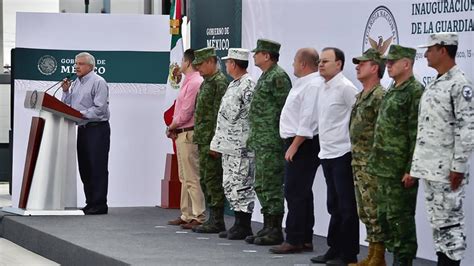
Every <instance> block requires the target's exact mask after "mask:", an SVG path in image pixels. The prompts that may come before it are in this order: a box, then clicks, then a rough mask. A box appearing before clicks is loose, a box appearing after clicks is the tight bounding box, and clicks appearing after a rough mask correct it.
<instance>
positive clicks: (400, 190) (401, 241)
mask: <svg viewBox="0 0 474 266" xmlns="http://www.w3.org/2000/svg"><path fill="white" fill-rule="evenodd" d="M415 54H416V50H415V49H411V48H404V47H401V46H399V45H392V46H391V47H390V51H389V54H388V56H387V59H389V60H397V59H401V58H403V57H408V58H411V59H413V58H414V56H415ZM395 55H396V57H395ZM422 92H423V85H421V83H419V82H418V81H417V80H415V78H414V77H413V76H412V77H410V78H409V79H408V80H406V81H405V82H403V83H402V84H398V85H392V86H391V87H390V88H389V89H388V91H387V92H386V93H385V96H384V99H383V100H382V104H381V106H380V109H379V115H378V117H377V121H376V123H375V132H374V145H373V148H372V152H371V154H370V157H369V162H368V165H367V172H368V173H369V174H372V175H375V176H377V179H378V187H377V190H378V191H377V201H378V206H377V214H378V219H379V223H380V225H381V227H382V231H383V234H384V235H385V241H384V242H385V245H386V247H387V249H388V250H389V251H390V252H393V253H394V256H395V258H396V259H397V260H400V261H407V262H411V260H413V259H414V258H415V255H416V251H417V248H418V245H417V241H416V226H415V209H416V195H417V192H418V183H417V182H416V183H415V185H413V186H412V187H410V188H405V187H404V186H403V183H402V182H401V179H402V177H403V176H404V174H405V173H409V172H410V168H411V159H412V154H413V149H414V147H415V138H416V127H417V119H418V104H419V101H420V97H421V94H422Z"/></svg>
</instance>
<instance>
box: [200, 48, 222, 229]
mask: <svg viewBox="0 0 474 266" xmlns="http://www.w3.org/2000/svg"><path fill="white" fill-rule="evenodd" d="M215 55H216V54H215V50H214V48H204V49H200V50H197V51H195V60H194V61H193V65H199V64H202V62H204V60H205V59H207V58H209V57H211V56H215ZM228 85H229V82H228V81H227V78H226V77H225V75H224V74H223V73H222V72H220V71H217V72H216V73H214V74H212V75H210V76H207V77H204V81H203V83H202V84H201V87H200V89H199V93H198V95H197V98H196V109H195V113H194V142H195V143H196V144H198V150H199V173H200V182H201V188H202V190H203V192H204V196H205V199H206V203H207V205H208V206H209V208H210V211H211V213H210V216H209V220H208V221H207V222H206V223H207V224H209V223H211V224H213V225H214V222H215V220H219V227H220V228H219V230H217V229H216V230H209V231H208V230H204V231H205V232H206V233H207V232H209V233H211V232H216V231H222V225H223V220H222V221H221V217H223V211H224V201H225V196H224V189H223V187H222V164H221V159H220V158H217V159H215V158H213V157H211V156H210V155H209V145H210V143H211V140H212V137H213V136H214V132H215V129H216V121H217V113H218V111H219V106H220V104H221V99H222V96H224V94H225V91H226V89H227V86H228ZM206 223H205V224H204V225H206ZM224 226H225V225H224ZM213 229H215V228H214V227H213ZM224 230H225V229H224Z"/></svg>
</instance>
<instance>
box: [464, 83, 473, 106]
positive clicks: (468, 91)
mask: <svg viewBox="0 0 474 266" xmlns="http://www.w3.org/2000/svg"><path fill="white" fill-rule="evenodd" d="M462 96H463V97H464V99H466V101H468V102H470V101H471V99H472V88H471V87H469V86H464V88H462Z"/></svg>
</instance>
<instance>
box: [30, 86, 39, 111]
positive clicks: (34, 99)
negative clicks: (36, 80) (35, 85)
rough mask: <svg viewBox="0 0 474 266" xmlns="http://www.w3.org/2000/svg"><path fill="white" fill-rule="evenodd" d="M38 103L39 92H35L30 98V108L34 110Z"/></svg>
mask: <svg viewBox="0 0 474 266" xmlns="http://www.w3.org/2000/svg"><path fill="white" fill-rule="evenodd" d="M37 101H38V91H36V90H35V91H33V92H32V93H31V96H30V107H31V108H34V107H35V106H36V102H37Z"/></svg>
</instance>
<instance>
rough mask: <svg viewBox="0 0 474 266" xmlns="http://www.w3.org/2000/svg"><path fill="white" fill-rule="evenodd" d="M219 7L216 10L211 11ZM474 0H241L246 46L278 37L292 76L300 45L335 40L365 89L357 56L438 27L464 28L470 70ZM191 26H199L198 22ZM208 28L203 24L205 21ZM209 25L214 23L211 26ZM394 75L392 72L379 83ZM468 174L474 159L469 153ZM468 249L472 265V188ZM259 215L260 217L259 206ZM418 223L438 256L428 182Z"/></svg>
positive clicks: (420, 75)
mask: <svg viewBox="0 0 474 266" xmlns="http://www.w3.org/2000/svg"><path fill="white" fill-rule="evenodd" d="M223 2H224V1H223ZM216 13H218V12H211V13H209V14H212V16H209V17H213V16H214V15H218V14H216ZM473 20H474V2H473V1H472V0H457V1H452V0H438V1H427V0H411V1H406V0H402V1H388V0H365V1H364V0H355V1H348V0H331V1H329V0H322V1H311V0H298V1H286V0H271V1H270V0H243V1H242V22H243V23H242V47H243V48H247V49H253V48H255V46H256V44H257V39H259V38H267V39H272V40H275V41H278V42H280V43H281V45H282V46H281V50H280V62H279V64H280V65H281V66H282V67H283V68H284V69H285V70H286V71H287V72H288V74H289V75H290V76H291V77H292V79H293V80H294V79H295V77H294V75H293V67H292V63H293V58H294V56H295V53H296V51H297V50H298V49H299V48H302V47H314V48H316V49H317V50H318V51H319V52H321V50H322V49H323V48H324V47H338V48H340V49H342V50H343V51H344V52H345V57H346V60H345V67H344V70H343V72H344V75H346V76H347V77H348V78H349V79H350V80H352V82H353V83H354V84H355V85H356V86H357V87H359V88H361V84H360V82H359V81H358V80H357V79H356V71H355V65H354V64H353V63H352V58H353V57H355V56H359V55H361V54H362V52H363V51H365V50H366V49H368V48H370V47H374V46H375V47H379V48H381V49H385V50H386V51H388V49H387V47H388V46H389V45H391V44H400V45H403V46H408V47H416V46H417V45H422V44H425V43H426V42H427V38H428V35H429V34H430V33H433V32H440V31H457V32H459V40H460V44H459V50H458V54H457V57H456V61H457V64H458V65H459V66H460V67H461V68H462V69H463V70H464V72H465V73H466V74H467V75H468V76H470V78H471V80H472V79H473V78H474V77H473V73H474V72H473V70H474V69H473V62H474V56H473V49H474V47H473V37H474V22H473ZM193 26H194V25H193ZM201 27H203V28H204V26H201ZM208 27H210V26H208ZM425 50H426V49H418V52H417V56H416V62H415V66H414V72H415V77H416V78H417V79H418V80H419V81H420V82H421V83H423V84H424V85H426V84H427V83H428V82H429V81H430V80H431V79H433V78H434V77H435V76H436V72H435V70H434V69H432V68H429V67H428V66H427V62H426V59H425V58H424V56H423V53H424V52H425ZM249 72H250V73H251V75H252V76H253V77H254V79H255V80H257V79H258V77H259V76H260V74H261V71H260V69H258V68H256V67H255V66H254V65H253V64H252V63H250V67H249ZM390 82H391V79H390V78H389V77H388V75H387V73H386V74H385V77H384V79H383V81H382V84H383V85H384V86H385V87H387V86H388V85H389V84H390ZM470 162H471V173H472V172H473V167H472V165H474V163H472V159H471V161H470ZM313 191H314V202H315V218H316V225H315V227H314V229H315V233H316V234H318V235H326V233H327V226H328V222H329V215H328V214H327V211H326V184H325V182H324V178H323V175H322V169H320V170H318V173H317V176H316V179H315V182H314V188H313ZM464 203H465V204H464V210H465V214H466V223H467V224H466V228H467V239H468V250H467V251H466V259H465V261H463V264H465V265H474V252H472V251H473V248H472V246H473V245H472V243H473V242H474V240H473V237H474V234H473V233H474V232H473V225H474V220H473V219H474V217H473V213H474V189H473V188H472V186H471V185H469V186H468V187H467V191H466V200H465V202H464ZM254 219H257V220H261V219H262V218H261V216H260V213H259V209H258V208H256V210H255V212H254ZM416 225H417V235H418V244H419V249H418V256H419V257H423V258H429V259H435V258H436V257H435V256H436V255H435V252H434V249H433V244H432V243H433V241H432V236H431V228H430V225H429V224H428V222H427V217H426V211H425V204H424V196H423V188H422V186H420V189H419V195H418V201H417V212H416ZM360 240H361V243H363V244H367V243H366V242H365V241H364V240H365V227H364V226H363V225H362V224H361V238H360Z"/></svg>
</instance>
